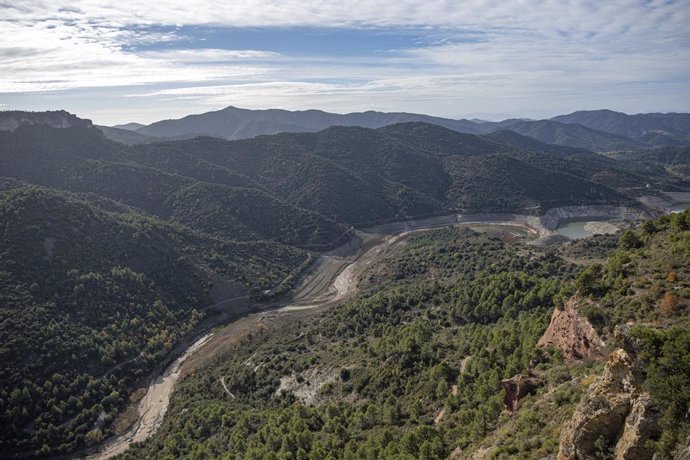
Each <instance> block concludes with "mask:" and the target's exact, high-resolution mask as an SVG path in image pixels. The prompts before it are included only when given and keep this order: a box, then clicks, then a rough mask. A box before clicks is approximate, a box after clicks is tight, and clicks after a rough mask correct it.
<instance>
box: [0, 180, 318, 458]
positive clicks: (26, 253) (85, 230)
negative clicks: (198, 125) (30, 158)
mask: <svg viewBox="0 0 690 460" xmlns="http://www.w3.org/2000/svg"><path fill="white" fill-rule="evenodd" d="M15 185H16V184H15ZM0 233H1V234H2V235H3V237H2V239H1V240H0V337H2V346H0V360H1V361H2V363H3V366H2V369H1V370H0V427H2V428H0V451H2V452H3V456H5V455H9V454H10V453H12V452H15V451H20V452H25V453H26V452H27V451H28V452H36V451H41V453H44V454H45V453H48V452H49V451H53V452H61V453H65V452H67V451H69V450H73V449H74V448H76V447H79V446H81V445H83V444H84V443H85V442H86V443H89V442H93V441H96V440H98V439H99V436H97V435H96V431H94V430H97V431H98V430H101V429H106V427H107V426H108V425H109V423H110V422H111V421H112V419H113V417H114V416H115V415H116V413H117V412H118V411H119V409H121V408H122V406H123V405H124V403H125V399H126V397H125V395H127V394H128V393H129V392H130V391H131V389H132V388H131V386H132V384H133V382H136V381H137V380H138V379H139V378H140V377H142V376H144V375H146V374H147V373H148V372H149V371H151V370H152V369H153V368H154V367H155V366H156V365H157V364H159V363H160V362H161V361H162V360H163V359H164V357H165V356H166V354H167V353H169V352H170V351H171V350H172V349H173V347H174V346H175V345H177V344H178V343H179V342H180V341H181V340H182V338H183V337H185V336H186V335H187V334H188V333H189V332H190V331H191V330H192V329H193V328H194V327H195V326H197V325H198V324H199V323H200V321H202V320H203V319H204V318H205V317H207V316H209V315H213V314H214V311H213V310H209V309H207V307H209V305H211V304H213V303H214V302H217V301H220V300H226V299H223V298H218V297H215V294H213V293H212V292H213V291H214V288H213V286H212V282H213V283H217V284H218V283H221V282H223V283H228V284H230V285H235V286H236V287H235V288H234V291H235V292H237V294H235V295H242V293H243V292H244V293H247V292H249V291H250V290H251V291H254V292H258V291H260V290H264V289H268V288H271V287H274V286H276V285H278V283H280V282H281V281H282V280H283V279H284V278H286V277H288V276H289V275H291V274H292V273H294V272H295V271H296V270H297V269H298V268H299V266H300V265H302V264H303V263H305V262H306V260H307V254H306V253H304V252H303V251H300V250H297V249H291V248H287V247H284V246H280V245H277V244H273V243H236V242H232V241H229V240H225V239H220V238H211V237H208V236H206V235H204V234H201V233H197V232H193V231H191V230H189V229H188V228H184V227H179V226H173V225H169V224H166V223H164V222H161V221H159V220H156V219H152V218H149V217H145V216H142V215H139V214H136V213H131V212H130V213H126V214H122V213H111V212H106V211H103V210H102V209H100V208H98V207H96V206H94V205H93V204H89V203H87V202H86V201H84V200H82V199H80V198H79V197H77V196H75V195H72V194H68V193H65V192H58V191H55V190H50V189H42V188H36V187H18V188H17V187H15V188H13V189H11V190H8V191H5V192H2V193H0ZM238 282H239V283H238ZM214 297H215V298H214ZM228 312H230V311H228ZM215 313H218V312H217V311H215Z"/></svg>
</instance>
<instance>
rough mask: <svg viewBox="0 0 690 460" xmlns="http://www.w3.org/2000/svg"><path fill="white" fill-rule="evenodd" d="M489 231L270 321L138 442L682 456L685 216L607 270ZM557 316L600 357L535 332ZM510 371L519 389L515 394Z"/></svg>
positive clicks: (338, 454)
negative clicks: (321, 304) (346, 294)
mask: <svg viewBox="0 0 690 460" xmlns="http://www.w3.org/2000/svg"><path fill="white" fill-rule="evenodd" d="M482 231H483V232H484V233H483V234H477V233H475V232H473V231H471V230H468V229H458V228H454V229H453V228H446V229H439V230H436V231H431V232H428V233H425V234H421V235H415V236H412V237H410V238H409V239H407V240H406V241H405V243H404V244H401V245H400V246H399V247H397V248H396V247H395V246H392V247H391V249H390V250H389V252H388V253H386V254H385V255H384V256H383V259H382V260H381V261H379V262H378V263H376V264H373V265H371V266H370V268H369V269H368V270H366V271H365V272H364V273H362V275H361V277H360V278H359V284H360V289H361V294H360V295H359V296H357V297H355V298H353V299H351V300H349V301H348V302H346V303H344V304H343V305H340V306H339V307H338V308H334V309H332V310H329V311H326V312H324V313H321V314H314V315H313V317H311V318H310V317H309V316H300V317H299V319H295V320H294V321H289V318H287V319H286V318H284V317H283V318H281V321H280V322H273V321H272V319H271V318H267V319H266V321H265V323H264V324H261V325H257V329H256V331H259V330H260V331H262V332H261V333H257V334H252V335H251V336H250V337H247V338H245V339H244V340H243V341H241V342H240V343H236V344H234V345H233V346H231V347H229V348H228V349H227V350H226V353H225V354H224V355H219V356H216V357H215V359H214V360H213V361H211V362H209V363H208V364H207V365H205V366H202V367H199V368H196V369H194V371H193V372H190V374H188V378H187V379H186V380H185V381H183V382H181V384H180V386H179V388H178V389H177V391H176V394H175V396H174V398H173V404H172V406H171V408H170V410H169V412H168V418H167V419H166V420H165V421H164V422H163V425H162V426H161V428H160V431H159V432H158V433H156V434H155V435H154V436H153V437H152V438H151V439H149V440H148V441H146V442H145V443H144V444H143V445H138V446H135V447H134V448H133V450H132V452H131V454H132V455H133V456H134V457H147V456H151V455H162V456H164V455H168V456H173V457H185V456H193V455H198V454H199V453H203V454H204V455H207V456H209V457H215V456H220V455H229V456H230V457H240V458H249V459H253V458H257V459H259V458H280V456H282V455H286V456H288V455H290V453H291V452H298V453H299V455H301V456H303V457H305V458H310V457H317V458H318V457H323V456H330V457H332V458H336V459H339V458H358V457H363V458H367V457H368V456H373V457H375V458H385V459H388V458H390V459H393V458H429V459H446V458H472V459H496V458H523V459H534V460H537V459H543V458H555V457H556V455H557V454H558V458H562V459H570V458H572V459H575V458H577V459H583V458H585V459H589V458H591V459H595V458H612V457H613V454H614V453H615V454H616V455H617V456H618V458H628V459H630V458H634V459H651V458H652V455H656V457H655V458H660V459H662V458H663V459H667V458H668V459H670V458H678V457H677V455H678V454H679V452H680V450H681V449H683V448H684V447H685V443H686V439H687V436H688V434H689V433H690V423H689V422H688V420H687V417H685V414H686V412H687V410H688V408H689V407H690V392H689V391H688V388H687V381H688V379H690V361H689V360H688V357H689V356H690V348H688V347H689V346H690V332H689V331H690V328H689V327H688V326H689V325H688V320H687V313H688V308H690V305H689V304H688V292H690V291H689V289H690V277H689V276H690V273H688V269H687V267H688V264H687V263H685V262H687V260H686V259H687V257H688V254H690V252H688V251H689V250H690V248H689V246H688V241H690V239H689V234H690V233H689V232H690V212H686V213H685V214H679V215H675V216H672V217H668V216H667V217H663V218H661V219H658V220H656V221H650V222H647V223H645V224H644V225H643V226H641V228H639V229H637V230H635V231H628V232H625V233H623V235H622V236H621V238H620V246H619V247H618V249H617V250H615V252H614V253H610V254H609V255H610V257H609V259H608V261H607V262H606V264H605V265H603V266H600V265H597V264H596V263H595V264H591V262H588V261H586V262H585V263H586V264H588V265H587V266H586V267H585V268H583V267H575V266H573V265H571V264H569V263H567V262H566V261H564V260H563V259H561V258H560V257H558V256H557V255H555V254H554V253H553V252H550V251H542V250H538V249H535V248H531V247H529V246H527V245H523V244H522V243H521V242H519V239H518V241H517V242H512V243H504V242H501V239H500V238H499V237H500V235H501V234H503V232H504V230H496V229H495V230H491V229H486V228H483V229H482ZM665 261H666V262H665ZM669 268H673V269H674V271H673V276H672V275H671V273H670V272H668V270H669ZM645 284H649V285H651V286H657V288H653V287H650V286H647V287H646V286H645ZM640 289H642V291H640ZM647 290H648V292H646V291H647ZM576 291H579V292H580V294H581V295H584V296H590V297H591V298H590V299H589V300H586V299H583V298H582V297H573V293H574V292H576ZM648 294H649V295H648ZM659 296H661V297H659ZM669 296H673V297H674V298H675V301H670V300H668V299H670V297H669ZM566 299H571V301H569V302H567V305H565V313H566V314H563V312H558V311H557V312H556V313H553V310H554V308H556V309H561V308H564V302H565V300H566ZM549 317H552V318H555V321H556V322H560V321H566V322H571V321H572V320H573V319H575V321H576V322H577V323H578V327H579V328H581V329H582V331H581V332H583V331H584V333H582V334H575V335H572V336H571V340H575V341H576V342H577V341H579V342H581V343H580V345H582V346H586V347H590V346H596V347H597V350H601V349H602V348H603V347H605V346H608V347H611V348H609V349H608V350H606V349H604V351H606V352H608V351H610V350H611V349H613V352H612V353H611V354H610V357H609V359H608V360H607V361H606V363H605V364H604V363H603V362H602V361H600V359H601V358H600V357H598V356H597V354H591V355H589V356H587V355H586V354H583V353H577V354H572V355H570V356H567V357H566V358H567V360H565V359H564V356H563V354H562V353H561V352H559V350H558V349H557V348H553V347H552V346H551V344H552V342H551V341H546V342H545V343H542V344H541V345H540V344H539V339H540V337H542V335H543V333H544V332H545V331H547V324H548V323H549ZM568 317H569V318H568ZM630 321H635V322H636V323H638V324H637V325H635V326H631V327H626V328H623V329H624V331H623V332H620V331H621V328H618V327H615V328H614V326H616V325H619V324H625V323H628V322H630ZM592 324H594V327H593V326H592ZM594 329H597V330H598V333H597V332H595V331H594ZM614 331H616V332H614ZM551 332H553V329H551ZM599 334H601V335H602V337H603V338H604V340H605V344H604V343H602V342H601V341H600V340H599V338H598V337H599ZM566 339H567V337H566ZM590 340H594V341H596V343H589V341H590ZM565 345H568V344H565ZM515 382H524V383H529V388H528V389H526V390H524V391H519V389H516V390H515V392H514V393H510V392H512V391H513V390H514V388H513V384H514V383H515ZM506 399H508V400H509V402H510V406H509V407H508V408H506V407H505V406H504V401H505V400H506Z"/></svg>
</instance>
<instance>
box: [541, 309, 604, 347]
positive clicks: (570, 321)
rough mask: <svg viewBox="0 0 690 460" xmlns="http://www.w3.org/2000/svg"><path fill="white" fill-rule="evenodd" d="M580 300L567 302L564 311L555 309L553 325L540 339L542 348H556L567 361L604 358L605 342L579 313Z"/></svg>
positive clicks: (552, 318) (552, 317) (551, 324)
mask: <svg viewBox="0 0 690 460" xmlns="http://www.w3.org/2000/svg"><path fill="white" fill-rule="evenodd" d="M577 303H578V300H577V299H576V298H572V299H570V300H568V302H566V304H565V306H564V309H563V310H558V309H555V310H554V311H553V314H552V315H551V323H550V324H549V327H548V328H546V331H545V332H544V335H543V336H542V337H541V338H540V339H539V343H538V345H539V346H540V347H544V348H548V347H555V348H558V349H559V350H561V352H562V353H563V356H564V357H565V359H566V360H567V361H576V360H580V359H584V358H589V357H593V358H597V357H603V356H602V352H601V350H602V349H603V347H604V342H603V341H602V340H601V338H600V337H599V334H597V331H595V330H594V327H593V326H592V325H591V324H590V323H589V321H587V319H586V318H584V317H583V316H582V315H580V313H579V312H578V311H577V309H576V306H577Z"/></svg>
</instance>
